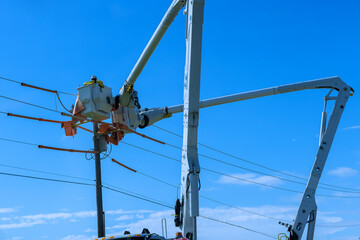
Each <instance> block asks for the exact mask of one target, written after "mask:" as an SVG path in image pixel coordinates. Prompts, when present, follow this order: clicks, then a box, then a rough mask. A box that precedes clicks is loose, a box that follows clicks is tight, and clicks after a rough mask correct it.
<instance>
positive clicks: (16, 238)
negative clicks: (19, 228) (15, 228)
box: [11, 237, 24, 240]
mask: <svg viewBox="0 0 360 240" xmlns="http://www.w3.org/2000/svg"><path fill="white" fill-rule="evenodd" d="M20 239H24V238H23V237H12V238H11V240H20Z"/></svg>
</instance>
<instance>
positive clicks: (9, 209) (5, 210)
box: [0, 208, 18, 213]
mask: <svg viewBox="0 0 360 240" xmlns="http://www.w3.org/2000/svg"><path fill="white" fill-rule="evenodd" d="M17 211H18V210H17V209H16V208H0V213H12V212H17Z"/></svg>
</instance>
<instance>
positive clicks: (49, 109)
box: [0, 95, 63, 114]
mask: <svg viewBox="0 0 360 240" xmlns="http://www.w3.org/2000/svg"><path fill="white" fill-rule="evenodd" d="M0 97H1V98H4V99H7V100H11V101H14V102H19V103H22V104H26V105H30V106H33V107H37V108H41V109H44V110H47V111H51V112H56V113H60V114H63V113H62V112H60V111H57V110H54V109H51V108H47V107H42V106H39V105H36V104H33V103H28V102H24V101H21V100H17V99H14V98H10V97H5V96H2V95H0Z"/></svg>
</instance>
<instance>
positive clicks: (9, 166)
mask: <svg viewBox="0 0 360 240" xmlns="http://www.w3.org/2000/svg"><path fill="white" fill-rule="evenodd" d="M0 166H2V167H7V168H13V169H19V170H24V171H30V172H37V173H43V174H49V175H54V176H60V177H67V178H74V179H79V180H86V181H91V182H94V181H95V180H93V179H90V178H83V177H75V176H70V175H65V174H59V173H53V172H46V171H40V170H34V169H29V168H23V167H17V166H11V165H6V164H2V163H0Z"/></svg>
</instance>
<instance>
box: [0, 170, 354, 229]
mask: <svg viewBox="0 0 360 240" xmlns="http://www.w3.org/2000/svg"><path fill="white" fill-rule="evenodd" d="M0 166H4V167H9V168H14V169H20V170H26V171H32V172H38V173H45V174H50V175H55V176H62V177H68V178H74V179H82V180H87V181H93V180H92V179H89V178H83V177H75V176H70V175H66V174H59V173H54V172H48V171H40V170H34V169H29V168H23V167H17V166H11V165H6V164H0ZM137 172H139V171H137ZM139 173H140V172H139ZM0 174H3V175H8V176H14V177H24V178H31V179H37V180H46V181H54V182H61V183H70V184H80V185H89V186H95V184H88V183H80V182H73V181H65V180H58V179H50V178H41V177H34V176H28V175H20V174H12V173H0ZM144 175H145V176H147V177H150V178H151V179H154V180H158V181H160V182H161V183H163V184H166V185H170V186H172V187H174V188H177V186H175V185H173V184H169V183H166V182H165V181H164V180H161V179H158V178H155V177H152V176H150V175H148V174H144ZM104 185H107V186H110V188H114V189H115V191H116V192H118V193H122V194H125V195H128V196H131V197H136V198H137V196H136V195H138V196H141V197H140V198H138V199H141V200H144V199H146V198H148V199H151V198H149V197H147V196H144V195H141V194H139V193H134V192H131V191H129V190H125V189H121V188H119V187H116V186H113V185H110V184H107V183H104ZM107 186H106V187H107ZM108 189H109V187H108ZM114 189H109V190H112V191H114ZM127 193H130V194H127ZM200 197H201V198H204V199H207V200H209V201H212V202H215V203H218V204H221V205H224V206H228V207H231V208H236V209H239V210H241V211H244V212H248V213H251V214H254V215H258V216H262V217H265V218H270V219H273V220H277V221H285V222H290V221H289V220H284V219H280V218H275V217H271V216H268V215H264V214H261V213H257V212H254V211H250V210H246V209H243V208H239V207H237V206H234V205H230V204H227V203H224V202H221V201H218V200H215V199H212V198H209V197H206V196H204V195H200ZM151 200H152V201H151V202H152V203H154V202H156V203H155V204H157V203H162V204H161V206H165V207H168V208H172V207H171V206H170V205H169V204H167V203H164V202H161V201H159V200H154V199H151ZM144 201H146V200H144ZM158 205H159V204H158ZM316 226H318V227H357V226H360V224H348V225H323V224H317V225H316Z"/></svg>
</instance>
